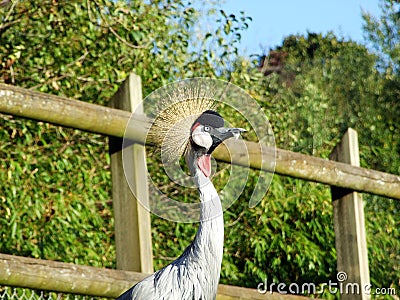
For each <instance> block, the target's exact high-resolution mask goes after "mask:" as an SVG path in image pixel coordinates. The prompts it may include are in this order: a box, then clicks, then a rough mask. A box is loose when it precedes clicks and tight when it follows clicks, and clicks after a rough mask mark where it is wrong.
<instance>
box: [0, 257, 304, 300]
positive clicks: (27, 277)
mask: <svg viewBox="0 0 400 300" xmlns="http://www.w3.org/2000/svg"><path fill="white" fill-rule="evenodd" d="M145 277H146V274H143V273H137V272H130V271H122V270H111V269H103V268H95V267H88V266H80V265H75V264H70V263H62V262H56V261H49V260H42V259H34V258H27V257H20V256H13V255H7V254H0V285H6V286H16V287H20V286H23V287H25V288H31V289H39V290H47V291H54V292H61V293H74V294H81V295H86V296H95V297H108V298H116V297H118V296H119V295H121V294H122V293H123V292H124V291H126V290H127V289H128V288H130V287H131V286H132V285H133V284H135V283H136V282H138V281H140V280H142V279H143V278H145ZM254 284H255V285H257V282H255V283H254ZM217 299H218V300H250V299H270V300H305V299H308V298H306V297H301V296H296V295H281V294H276V293H273V294H270V293H269V292H268V293H267V294H260V293H259V292H258V291H257V290H256V289H249V288H241V287H236V286H229V285H219V288H218V296H217Z"/></svg>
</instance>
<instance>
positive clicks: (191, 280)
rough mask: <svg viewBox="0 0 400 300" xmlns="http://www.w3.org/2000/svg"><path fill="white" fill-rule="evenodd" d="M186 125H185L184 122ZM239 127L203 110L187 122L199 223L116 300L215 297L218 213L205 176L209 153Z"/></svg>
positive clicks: (219, 243) (219, 237) (220, 234)
mask: <svg viewBox="0 0 400 300" xmlns="http://www.w3.org/2000/svg"><path fill="white" fill-rule="evenodd" d="M189 126H190V125H189ZM243 131H244V130H243V129H241V128H225V127H224V120H223V118H222V117H221V115H220V114H218V113H217V112H215V111H213V110H206V111H204V112H203V113H202V114H201V115H200V116H199V117H198V118H197V119H196V120H195V121H194V123H192V124H191V127H190V132H189V133H188V134H187V135H188V140H187V142H186V145H185V159H186V164H187V165H188V168H189V170H190V173H191V175H192V177H193V179H194V181H195V184H196V187H197V189H198V191H199V194H200V201H201V208H200V226H199V228H198V231H197V233H196V236H195V238H194V240H193V241H192V243H191V244H190V245H189V246H188V247H187V248H186V249H185V250H184V252H183V253H182V255H181V256H179V257H178V258H177V259H176V260H175V261H173V262H172V263H171V264H169V265H167V266H166V267H164V268H163V269H161V270H159V271H157V272H155V273H154V274H153V275H151V276H149V277H147V278H145V279H144V280H142V281H140V282H138V283H137V284H136V285H134V286H133V287H132V288H130V289H129V290H128V291H126V292H125V293H123V294H122V295H121V296H120V297H119V298H118V299H120V300H128V299H129V300H130V299H143V300H152V299H157V300H161V299H171V300H174V299H176V300H185V299H187V300H189V299H190V300H200V299H201V300H209V299H210V300H211V299H215V298H216V294H217V288H218V282H219V277H220V271H221V262H222V254H223V243H224V241H223V240H224V223H223V211H222V205H221V201H220V198H219V196H218V193H217V191H216V190H215V188H214V185H213V184H212V182H211V180H210V175H211V153H212V152H213V151H214V149H215V148H216V147H217V146H218V145H219V144H220V143H222V142H223V141H224V140H226V139H228V138H231V137H235V138H238V137H239V135H240V134H241V132H243Z"/></svg>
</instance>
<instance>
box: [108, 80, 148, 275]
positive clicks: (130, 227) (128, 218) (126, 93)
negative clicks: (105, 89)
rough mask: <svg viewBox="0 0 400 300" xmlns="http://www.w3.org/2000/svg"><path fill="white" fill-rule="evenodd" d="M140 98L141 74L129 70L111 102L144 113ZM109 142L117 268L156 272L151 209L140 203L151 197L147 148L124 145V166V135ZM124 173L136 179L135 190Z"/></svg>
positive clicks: (114, 106)
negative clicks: (149, 193) (154, 270)
mask: <svg viewBox="0 0 400 300" xmlns="http://www.w3.org/2000/svg"><path fill="white" fill-rule="evenodd" d="M141 102H142V87H141V80H140V77H139V76H137V75H135V74H130V75H129V77H128V78H127V79H126V80H125V82H124V83H123V84H122V86H121V87H120V88H119V90H118V92H117V93H116V94H115V95H114V96H113V97H112V99H111V106H112V107H113V108H117V109H122V110H127V111H130V112H133V111H135V112H139V113H143V106H141V107H138V106H139V105H141ZM109 146H110V154H111V173H112V189H113V190H112V197H113V207H114V223H115V247H116V252H117V269H121V270H128V271H136V272H142V273H153V254H152V242H151V222H150V213H149V211H148V210H147V209H146V208H144V207H143V206H142V204H141V203H140V202H141V201H142V203H143V201H148V197H149V195H148V185H147V165H146V154H145V148H144V146H142V145H140V144H136V143H134V144H132V145H130V146H128V147H125V148H124V158H125V160H127V159H129V162H128V161H125V170H124V165H123V161H122V139H121V138H115V137H110V142H109ZM127 164H129V165H127ZM125 176H127V177H129V182H131V183H133V184H132V186H131V188H133V189H134V193H132V191H131V190H130V187H129V185H128V181H127V178H126V177H125ZM137 198H139V199H140V201H138V199H137Z"/></svg>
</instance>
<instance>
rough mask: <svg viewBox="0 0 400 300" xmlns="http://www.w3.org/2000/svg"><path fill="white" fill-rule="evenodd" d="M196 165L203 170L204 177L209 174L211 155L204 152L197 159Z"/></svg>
mask: <svg viewBox="0 0 400 300" xmlns="http://www.w3.org/2000/svg"><path fill="white" fill-rule="evenodd" d="M197 166H198V167H199V168H200V170H201V171H202V172H203V174H204V175H205V176H206V177H210V175H211V156H210V155H209V154H204V155H202V156H200V157H199V158H198V159H197Z"/></svg>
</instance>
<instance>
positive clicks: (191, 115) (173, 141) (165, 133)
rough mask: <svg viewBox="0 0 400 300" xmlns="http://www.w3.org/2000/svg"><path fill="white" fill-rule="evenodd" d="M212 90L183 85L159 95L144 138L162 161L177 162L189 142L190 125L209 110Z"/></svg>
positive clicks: (212, 105) (212, 100) (211, 101)
mask: <svg viewBox="0 0 400 300" xmlns="http://www.w3.org/2000/svg"><path fill="white" fill-rule="evenodd" d="M213 96H214V95H213V91H212V89H211V90H210V89H208V88H205V89H202V88H201V86H198V85H197V86H196V85H187V84H186V85H185V84H183V85H182V86H178V87H175V89H172V90H169V91H168V92H166V93H165V95H163V98H162V99H161V101H160V103H159V107H158V111H157V114H156V117H155V119H154V122H153V124H152V126H151V128H150V131H149V134H148V138H149V139H150V140H151V141H152V142H153V143H155V144H156V145H159V146H161V153H162V157H163V160H165V161H166V162H172V161H176V160H179V158H180V157H181V156H182V155H183V154H184V152H185V150H186V147H187V145H188V142H189V139H190V129H191V126H192V125H193V122H194V121H195V120H196V119H197V118H198V117H199V116H200V115H201V114H202V113H203V112H204V111H206V110H209V109H213V108H214V106H215V100H214V99H213Z"/></svg>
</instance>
